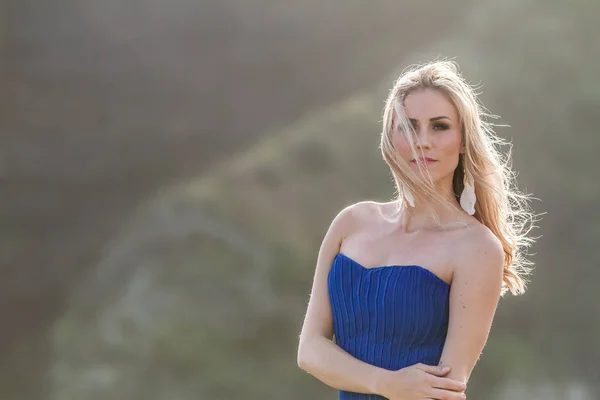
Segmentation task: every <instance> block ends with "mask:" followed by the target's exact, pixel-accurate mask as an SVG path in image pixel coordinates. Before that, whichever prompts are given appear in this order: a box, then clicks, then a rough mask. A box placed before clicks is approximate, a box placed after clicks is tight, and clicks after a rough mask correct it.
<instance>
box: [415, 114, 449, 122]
mask: <svg viewBox="0 0 600 400" xmlns="http://www.w3.org/2000/svg"><path fill="white" fill-rule="evenodd" d="M440 119H447V120H449V121H451V119H450V118H448V117H446V116H445V115H440V116H439V117H433V118H429V120H430V121H431V122H433V121H438V120H440ZM409 120H410V122H417V120H416V119H414V118H409Z"/></svg>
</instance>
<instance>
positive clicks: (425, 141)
mask: <svg viewBox="0 0 600 400" xmlns="http://www.w3.org/2000/svg"><path fill="white" fill-rule="evenodd" d="M416 133H417V135H416V136H417V140H416V143H415V144H416V146H417V149H430V148H431V138H430V137H429V132H428V131H427V128H426V127H423V128H421V129H419V130H418V131H417V132H416Z"/></svg>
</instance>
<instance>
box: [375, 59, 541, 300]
mask: <svg viewBox="0 0 600 400" xmlns="http://www.w3.org/2000/svg"><path fill="white" fill-rule="evenodd" d="M419 89H435V90H438V91H440V92H441V93H443V94H444V95H446V96H447V98H448V99H449V100H450V101H451V102H452V103H453V105H454V106H455V107H456V110H457V112H458V115H459V119H460V126H461V130H462V145H463V148H464V154H461V155H460V157H459V162H458V166H457V168H456V170H455V171H454V177H453V191H454V195H455V196H456V198H457V199H458V198H459V197H460V195H461V193H462V191H463V189H464V178H465V173H466V174H467V176H470V177H472V179H473V182H471V184H474V187H475V194H476V197H477V202H476V204H475V214H474V217H475V218H476V219H477V220H478V221H479V222H481V223H482V224H483V225H485V226H487V227H488V228H489V229H490V230H491V231H492V232H493V233H494V235H496V237H497V238H498V239H499V240H500V242H501V243H502V247H503V248H504V285H503V291H502V293H503V294H504V293H505V292H506V290H507V289H508V290H510V291H511V292H512V293H513V294H521V293H524V292H525V287H526V281H525V275H528V274H529V273H530V271H531V265H532V264H531V262H529V261H528V260H527V259H526V258H525V252H524V250H525V248H527V247H529V246H530V245H531V243H532V242H533V239H532V238H530V237H528V236H527V235H528V233H529V231H530V229H531V227H532V223H533V222H534V216H533V214H532V213H531V211H530V208H529V205H528V200H529V198H528V196H526V195H524V194H522V193H520V192H519V191H518V190H517V189H516V185H515V173H514V172H513V171H512V168H511V165H510V151H509V152H508V154H506V155H504V154H503V153H502V152H501V151H500V150H499V149H498V148H497V145H506V144H507V143H506V142H504V141H503V140H502V139H500V138H499V137H498V136H496V134H495V133H494V131H493V128H492V126H493V125H492V124H491V123H489V122H487V121H486V119H488V118H497V117H496V116H494V115H491V114H489V113H488V112H487V111H486V109H485V108H484V107H483V105H482V104H481V103H480V102H479V100H478V99H477V94H476V92H475V89H474V88H473V87H471V85H470V84H469V83H468V82H467V81H466V80H465V79H464V78H463V77H462V75H461V74H460V73H459V69H458V65H457V64H456V63H455V62H453V61H449V60H441V61H434V62H430V63H427V64H422V65H414V66H412V67H410V68H408V69H407V70H405V71H404V72H403V73H402V74H401V76H400V77H399V78H398V80H397V81H396V82H395V83H394V85H393V87H392V89H391V90H390V93H389V96H388V98H387V100H386V104H385V109H384V112H383V130H382V133H381V152H382V154H383V158H384V159H385V161H386V163H387V164H388V166H389V167H390V169H391V172H392V175H393V177H394V180H395V183H396V189H397V196H398V200H399V203H401V202H403V203H404V204H406V196H405V195H404V191H405V190H408V191H409V192H410V193H412V195H413V196H414V198H415V200H416V201H430V200H437V201H440V202H443V203H445V204H449V201H448V200H447V199H446V198H444V197H442V195H441V194H439V193H437V192H436V190H435V187H434V185H433V182H432V180H431V178H430V177H429V179H422V178H423V177H428V175H427V174H426V173H425V172H424V171H423V170H420V174H419V175H420V176H419V175H417V174H416V173H414V172H412V171H411V169H410V168H409V166H408V164H407V163H406V161H404V160H402V159H401V158H400V157H399V156H398V155H397V153H396V151H395V150H394V147H393V144H392V143H393V141H392V135H393V130H394V129H398V128H400V130H401V131H402V132H403V133H404V134H405V136H406V139H407V141H408V143H409V144H410V148H411V150H412V152H413V154H414V156H415V158H416V157H417V150H416V147H415V144H414V139H413V138H414V130H413V127H412V124H410V123H409V120H408V117H407V116H406V113H405V110H404V99H405V98H406V96H407V95H408V94H409V93H410V92H413V91H415V90H419Z"/></svg>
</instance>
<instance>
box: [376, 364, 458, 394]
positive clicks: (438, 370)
mask: <svg viewBox="0 0 600 400" xmlns="http://www.w3.org/2000/svg"><path fill="white" fill-rule="evenodd" d="M448 372H450V368H448V367H443V368H442V367H440V366H431V365H425V364H415V365H411V366H410V367H406V368H402V369H401V370H398V371H385V372H384V373H383V374H382V376H381V379H379V380H378V382H377V389H376V390H377V393H378V394H380V395H381V396H384V397H386V398H388V399H389V400H425V399H427V400H430V399H434V400H464V399H466V396H465V394H464V391H465V389H466V385H465V384H464V383H463V382H460V381H455V380H453V379H450V378H446V377H444V376H445V375H446V374H448Z"/></svg>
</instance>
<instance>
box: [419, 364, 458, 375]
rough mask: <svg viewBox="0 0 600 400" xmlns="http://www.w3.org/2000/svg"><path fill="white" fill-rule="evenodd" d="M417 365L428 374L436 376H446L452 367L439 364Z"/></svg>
mask: <svg viewBox="0 0 600 400" xmlns="http://www.w3.org/2000/svg"><path fill="white" fill-rule="evenodd" d="M416 367H417V368H419V369H420V370H421V371H425V372H427V373H428V374H431V375H435V376H444V375H446V374H447V373H448V372H450V367H441V366H439V365H426V364H417V365H416Z"/></svg>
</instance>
